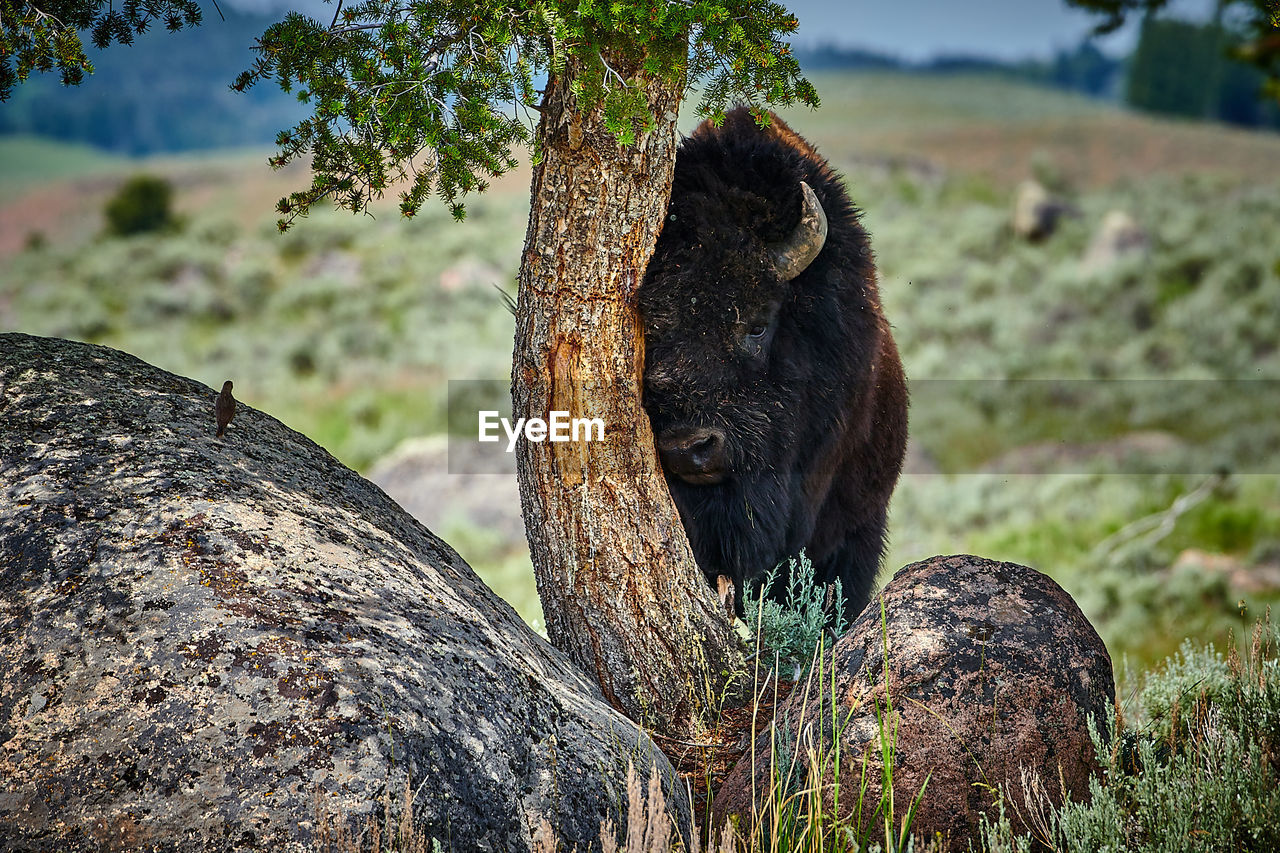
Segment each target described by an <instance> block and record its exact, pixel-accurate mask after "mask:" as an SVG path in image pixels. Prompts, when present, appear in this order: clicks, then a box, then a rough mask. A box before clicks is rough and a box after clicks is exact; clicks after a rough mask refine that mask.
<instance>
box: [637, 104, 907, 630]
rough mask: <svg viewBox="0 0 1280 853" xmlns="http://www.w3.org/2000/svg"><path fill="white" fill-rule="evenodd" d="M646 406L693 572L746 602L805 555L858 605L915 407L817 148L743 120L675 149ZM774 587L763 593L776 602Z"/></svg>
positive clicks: (822, 577) (773, 124) (646, 301)
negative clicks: (910, 406)
mask: <svg viewBox="0 0 1280 853" xmlns="http://www.w3.org/2000/svg"><path fill="white" fill-rule="evenodd" d="M637 296H638V302H639V308H640V313H641V315H642V317H643V319H644V324H645V373H644V405H645V409H646V411H647V412H648V413H649V418H650V420H651V421H652V424H653V430H654V435H655V437H656V444H657V451H658V455H659V457H660V459H661V461H662V467H663V471H664V473H665V475H666V480H667V484H668V487H669V488H670V490H671V496H672V498H673V499H674V500H675V503H676V507H677V508H678V509H679V511H680V517H681V520H682V521H683V522H684V527H685V531H686V532H687V533H688V536H689V541H690V544H691V545H692V547H693V552H694V556H695V558H696V559H697V561H698V565H699V567H700V568H701V569H702V571H703V572H704V573H705V574H706V575H707V578H708V580H709V581H711V582H712V583H713V584H714V582H715V579H716V577H717V576H719V575H725V576H728V577H729V578H731V579H732V580H733V582H734V585H735V587H736V590H737V595H736V596H735V599H736V600H737V601H738V602H741V601H742V596H743V593H744V592H745V591H746V589H747V588H749V587H750V588H758V587H759V585H760V583H761V581H762V580H763V579H764V577H765V575H766V574H767V573H768V572H769V571H770V570H772V569H773V568H774V567H775V566H779V565H780V564H783V563H784V562H785V561H786V560H787V559H788V558H789V557H793V556H796V555H798V554H799V553H800V552H801V550H803V551H804V552H805V553H806V554H807V555H808V557H809V558H810V559H811V560H812V561H813V565H814V568H815V573H816V578H817V580H818V581H820V582H822V583H832V582H834V581H836V580H839V581H840V584H841V588H842V591H843V594H844V596H845V611H846V614H847V615H850V616H852V615H854V614H856V613H858V612H859V611H861V610H862V608H863V606H864V605H865V604H866V603H867V601H868V599H869V597H870V594H871V589H872V586H873V584H874V581H875V577H876V573H877V572H878V570H879V567H880V562H881V559H882V558H883V555H884V550H885V521H886V514H887V511H888V506H889V498H890V496H891V495H892V493H893V488H894V486H895V484H896V483H897V480H898V475H899V473H900V471H901V469H902V458H903V453H904V450H905V447H906V435H907V391H906V383H905V380H904V378H903V373H902V364H901V362H900V360H899V358H898V352H897V349H896V347H895V346H894V343H893V337H892V335H891V334H890V331H889V324H888V322H887V321H886V320H885V318H884V314H883V312H882V311H881V307H880V297H879V292H878V290H877V286H876V271H875V263H874V259H873V256H872V252H871V246H870V242H869V239H868V236H867V232H866V231H865V230H864V229H863V227H862V225H861V224H860V221H859V212H858V210H857V209H856V208H855V207H854V206H853V204H852V202H851V201H850V200H849V197H848V194H847V192H846V191H845V188H844V186H843V184H842V182H841V181H840V179H839V178H838V177H837V176H836V175H835V173H834V172H833V171H832V170H831V168H830V166H829V165H828V164H827V162H826V161H825V160H824V159H822V158H821V157H820V156H819V155H818V153H817V152H816V151H815V149H814V148H813V147H812V146H811V145H809V143H807V142H806V141H805V140H803V139H802V138H801V137H800V136H798V135H797V134H796V133H795V132H794V131H792V130H791V129H790V128H789V127H787V125H786V124H784V123H783V122H782V121H781V120H780V119H778V118H777V117H776V116H774V117H772V118H771V121H770V123H769V125H768V126H767V127H763V128H762V127H760V126H759V125H758V124H757V123H756V121H755V119H754V118H753V117H752V115H751V113H750V112H749V111H747V110H745V109H738V110H734V111H732V112H730V113H729V114H728V115H727V116H726V118H725V120H724V122H723V124H722V126H720V127H718V128H717V127H716V126H715V125H714V124H712V123H711V122H705V123H703V124H702V125H701V126H700V127H699V128H698V129H697V130H696V131H694V133H693V134H692V135H691V136H690V137H688V138H687V139H686V140H685V141H684V142H683V143H682V145H681V147H680V150H679V153H678V155H677V157H676V167H675V179H674V183H673V186H672V192H671V203H670V208H669V210H668V213H667V218H666V222H665V223H664V225H663V230H662V233H661V235H660V236H659V238H658V243H657V246H656V248H655V250H654V255H653V258H652V259H651V260H650V262H649V267H648V270H647V272H646V274H645V279H644V281H643V283H642V284H641V287H640V288H639V291H638V294H637ZM785 569H786V567H785V566H783V572H782V578H781V582H779V583H775V585H774V587H773V589H772V590H770V591H768V594H769V595H771V596H773V597H774V598H781V596H782V595H783V594H784V588H785V586H786V583H785V581H786V578H785Z"/></svg>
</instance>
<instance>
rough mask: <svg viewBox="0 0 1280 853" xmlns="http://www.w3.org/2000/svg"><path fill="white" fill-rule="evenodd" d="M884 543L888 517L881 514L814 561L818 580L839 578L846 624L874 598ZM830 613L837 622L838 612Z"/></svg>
mask: <svg viewBox="0 0 1280 853" xmlns="http://www.w3.org/2000/svg"><path fill="white" fill-rule="evenodd" d="M885 546H886V539H885V517H884V515H883V514H881V515H880V516H879V517H878V518H875V519H872V520H870V521H868V522H867V523H866V524H863V525H861V526H859V527H855V528H853V529H851V530H850V531H848V532H847V534H846V535H845V539H844V543H843V544H842V545H841V546H840V547H839V548H837V549H836V550H835V551H834V552H832V553H831V554H830V555H829V556H827V557H825V558H823V559H822V560H819V561H816V562H815V563H814V564H813V576H814V580H815V581H817V582H818V583H822V584H832V583H835V582H836V581H837V580H839V581H840V589H841V591H842V592H843V594H844V617H845V624H846V625H848V624H849V623H850V622H852V621H853V620H854V619H855V618H857V616H858V614H859V613H861V612H862V610H863V608H865V607H866V606H867V602H868V601H870V600H871V590H872V589H873V588H874V586H875V582H876V575H878V574H879V573H880V562H881V560H882V559H883V558H884V552H885ZM831 616H832V618H831V619H830V621H834V616H835V614H834V613H833V614H832V615H831Z"/></svg>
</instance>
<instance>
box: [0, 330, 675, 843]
mask: <svg viewBox="0 0 1280 853" xmlns="http://www.w3.org/2000/svg"><path fill="white" fill-rule="evenodd" d="M233 378H235V377H233ZM213 397H214V395H213V392H212V390H211V389H209V388H207V387H205V386H203V385H201V384H198V383H196V382H193V381H191V380H188V379H183V378H180V377H177V376H174V375H172V374H168V373H165V372H163V371H161V370H158V369H156V368H154V367H151V366H149V365H147V364H145V363H143V362H141V361H138V360H137V359H135V358H133V357H131V356H127V355H124V354H122V353H119V352H116V351H113V350H109V349H106V348H103V347H95V346H89V345H86V344H77V343H70V342H66V341H58V340H52V339H43V338H34V337H29V336H26V335H0V669H3V672H4V678H3V682H0V849H2V850H5V851H15V850H49V851H53V850H56V851H76V850H95V851H96V850H99V849H109V848H112V847H114V848H116V849H126V850H166V851H167V850H176V851H195V850H201V851H213V850H229V849H233V848H234V849H237V850H252V849H262V850H271V851H293V850H299V851H301V850H308V849H314V846H313V842H314V833H315V830H316V827H317V820H316V815H317V809H319V810H320V812H321V813H323V814H326V815H328V816H330V817H329V819H330V820H332V821H333V822H335V823H341V822H343V821H347V822H354V823H356V824H359V825H363V824H364V822H365V821H366V820H367V816H368V815H369V814H371V813H372V814H378V815H380V814H381V813H382V809H383V805H382V803H383V800H384V795H387V794H389V795H390V796H389V799H390V800H391V801H392V802H393V803H399V802H400V801H401V797H402V794H403V792H404V791H405V788H406V785H407V786H408V790H409V791H410V792H411V795H412V797H413V822H414V825H415V828H416V830H417V832H418V833H419V835H420V836H423V837H434V838H436V839H438V840H440V842H441V843H442V844H443V846H444V847H445V848H446V849H449V850H498V851H508V850H528V849H531V847H532V838H533V835H534V833H535V831H537V830H538V828H539V825H540V824H541V823H542V821H543V820H544V819H546V820H547V821H549V823H550V825H551V826H553V827H555V829H556V831H557V834H558V835H559V836H560V837H561V838H562V839H563V841H564V842H565V844H566V849H568V848H572V847H573V846H574V845H578V846H579V849H582V850H587V849H590V848H592V847H598V846H599V838H598V836H599V827H600V821H601V820H602V819H603V818H611V819H612V820H613V821H614V823H615V824H620V823H621V820H620V817H621V803H623V802H624V801H625V784H626V766H627V762H628V760H634V761H635V762H636V763H637V764H638V765H639V766H640V767H641V768H642V772H647V771H645V770H643V768H647V767H648V766H650V765H652V764H653V763H654V762H656V763H657V766H658V767H659V770H660V772H661V773H662V774H663V776H664V778H665V779H666V780H667V783H668V790H667V798H668V802H672V803H677V804H683V799H682V798H681V796H680V794H679V792H678V788H676V787H673V786H672V785H671V782H672V779H673V774H672V771H671V767H670V765H669V764H668V763H667V761H666V759H665V758H663V757H662V756H661V753H659V752H658V751H657V750H656V749H655V748H654V747H653V745H652V744H651V742H650V741H649V740H648V738H647V737H646V736H645V735H644V734H642V733H640V732H638V731H637V729H636V727H635V726H634V725H633V724H631V723H630V722H628V721H627V720H626V719H624V718H623V717H621V716H620V715H618V714H617V713H615V712H614V711H613V710H612V709H611V708H609V707H608V706H607V705H606V703H605V702H604V701H603V700H602V698H601V697H600V695H599V693H598V691H597V688H596V687H595V686H594V685H592V684H591V683H589V682H588V681H587V679H586V678H585V677H584V676H583V675H582V674H580V673H579V672H578V671H577V670H576V669H575V668H573V667H572V666H571V665H570V664H568V662H567V661H566V660H565V659H564V658H563V657H562V656H561V655H560V654H559V653H557V652H556V651H555V650H554V649H552V648H551V647H550V646H549V645H548V644H547V643H546V642H544V641H543V640H541V639H540V638H539V637H537V636H536V635H535V634H533V633H532V632H531V631H530V630H529V629H528V628H527V627H526V626H525V625H524V624H523V623H522V622H521V621H520V620H519V618H518V617H517V616H516V615H515V613H514V612H513V611H512V610H511V608H510V607H508V606H507V605H506V604H505V603H504V602H503V601H501V600H500V599H499V598H497V597H496V596H495V595H494V594H493V593H492V592H491V591H490V590H489V589H488V588H486V587H485V586H484V584H482V583H481V582H480V581H479V579H477V578H476V576H475V575H474V574H473V573H472V572H471V570H470V569H469V568H468V567H467V566H466V564H465V563H463V562H462V561H461V559H459V558H458V556H457V555H456V554H455V553H454V552H453V551H452V550H451V549H450V548H449V547H448V546H447V545H445V544H444V543H443V542H441V541H440V540H439V539H437V538H436V537H435V536H433V535H432V534H431V533H430V532H429V531H428V530H427V529H426V528H424V527H422V526H421V525H420V524H418V523H417V522H415V521H414V520H413V519H412V518H410V517H409V516H408V515H407V514H405V513H404V512H403V511H402V510H401V509H400V508H399V507H397V506H396V505H395V504H394V503H393V502H392V501H391V500H390V499H389V498H388V497H387V496H386V495H385V494H383V493H382V492H381V491H379V490H378V489H377V488H376V487H374V486H372V485H371V484H369V483H368V482H366V481H364V480H362V479H361V478H360V477H359V476H357V475H356V474H355V473H353V472H352V471H350V470H348V469H346V468H344V467H343V466H342V465H340V464H339V463H338V462H337V461H336V460H334V459H333V458H332V457H331V456H329V454H327V453H325V451H324V450H322V449H321V448H319V447H317V446H316V445H315V444H313V443H312V442H310V441H308V440H307V439H306V438H304V437H303V436H301V435H299V434H297V433H295V432H293V431H291V430H289V429H288V428H286V427H284V426H283V425H281V424H280V423H279V422H277V421H276V420H274V419H272V418H270V417H268V416H267V415H264V414H262V413H260V412H258V411H255V410H254V409H252V408H250V407H248V406H246V405H244V402H243V401H242V402H241V404H240V406H239V409H238V411H237V414H236V417H235V420H234V421H233V422H232V424H231V426H230V428H229V429H228V431H227V434H226V437H225V439H223V440H217V439H215V438H214V436H213V433H214V426H215V425H214V415H213ZM680 809H683V812H682V814H681V815H680V820H681V821H684V822H686V823H685V825H687V819H688V817H687V815H688V812H687V805H677V810H680ZM593 842H594V843H593Z"/></svg>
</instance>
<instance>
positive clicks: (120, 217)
mask: <svg viewBox="0 0 1280 853" xmlns="http://www.w3.org/2000/svg"><path fill="white" fill-rule="evenodd" d="M102 212H103V215H104V216H105V218H106V220H107V231H108V232H109V233H111V234H115V235H117V236H120V237H127V236H130V235H132V234H143V233H146V232H147V231H159V230H161V229H163V228H167V227H169V226H170V225H172V224H173V222H174V219H173V185H172V184H170V183H169V182H168V181H166V180H165V179H164V178H157V177H155V176H154V175H136V176H135V177H132V178H130V179H129V180H127V181H125V183H124V185H123V186H121V187H120V189H119V190H117V191H116V193H115V195H113V196H111V198H110V199H108V200H107V204H106V206H105V207H104V208H103V211H102Z"/></svg>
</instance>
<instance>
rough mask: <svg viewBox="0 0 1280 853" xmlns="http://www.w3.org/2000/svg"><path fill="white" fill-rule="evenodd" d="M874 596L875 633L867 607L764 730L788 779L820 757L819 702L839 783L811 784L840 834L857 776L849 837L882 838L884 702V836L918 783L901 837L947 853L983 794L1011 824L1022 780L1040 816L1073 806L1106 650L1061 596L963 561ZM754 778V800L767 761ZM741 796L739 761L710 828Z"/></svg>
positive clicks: (994, 567) (1014, 569) (1101, 710)
mask: <svg viewBox="0 0 1280 853" xmlns="http://www.w3.org/2000/svg"><path fill="white" fill-rule="evenodd" d="M882 596H883V601H884V618H883V619H882V617H881V610H880V603H879V602H880V599H878V598H877V599H873V600H872V602H871V605H870V606H869V607H868V608H867V609H866V610H865V611H863V613H862V615H861V616H860V617H859V618H858V619H857V621H856V622H855V623H854V625H853V627H852V629H851V630H850V631H849V632H848V633H847V634H845V635H844V636H843V637H841V638H840V640H839V641H838V642H837V643H836V645H835V647H834V650H833V651H832V668H833V670H834V680H833V676H832V671H831V670H828V671H827V672H826V675H825V677H824V679H823V680H824V689H823V690H822V691H821V695H817V694H816V688H815V690H811V691H810V692H809V693H807V694H806V692H805V691H804V690H803V689H802V686H801V687H797V689H796V690H795V691H794V692H793V693H792V695H791V697H790V699H789V700H788V701H787V702H786V703H785V704H784V705H783V706H782V707H781V708H780V709H779V711H778V714H777V716H776V717H775V723H776V724H777V725H778V726H779V727H780V728H783V729H784V730H788V731H787V733H786V734H787V736H786V737H783V738H780V739H779V741H778V742H784V743H790V744H795V745H797V746H792V747H788V748H787V750H784V752H787V751H788V750H789V751H790V752H792V753H793V754H794V753H796V752H797V751H798V752H799V754H800V755H801V758H802V760H801V762H800V766H801V767H803V766H804V764H805V762H804V760H803V758H804V755H805V753H806V752H807V751H808V750H810V749H813V750H815V751H816V752H817V753H819V754H824V753H825V754H830V750H831V747H832V726H831V720H832V719H833V709H832V697H833V696H834V698H835V702H836V705H837V707H836V708H835V709H834V710H835V714H834V716H835V718H837V719H839V720H842V721H843V720H844V719H845V718H846V717H847V718H848V719H847V722H844V723H842V725H841V726H840V727H838V731H839V735H838V737H839V746H840V749H841V756H842V757H841V765H840V778H839V780H833V779H830V778H826V779H823V780H822V782H823V783H825V784H827V785H830V784H831V783H832V782H834V781H838V782H839V786H840V787H839V791H840V799H839V812H840V814H841V816H842V817H844V818H846V819H850V820H853V819H856V818H855V817H854V816H853V814H852V812H853V808H854V805H855V803H856V801H857V795H858V790H859V785H860V783H861V781H862V774H863V772H864V767H865V769H866V778H867V781H868V782H869V784H868V788H867V791H866V793H865V795H864V796H863V804H864V805H863V811H862V815H861V823H862V825H863V826H864V827H867V828H873V827H876V826H877V825H883V824H882V821H883V819H882V818H879V817H876V818H874V819H873V817H872V813H873V811H874V809H875V807H876V805H877V804H878V803H879V802H880V796H881V791H882V784H881V779H882V769H883V764H882V763H881V761H882V756H881V747H880V735H881V722H880V719H884V720H886V721H889V720H890V719H891V718H890V717H889V715H887V714H886V713H885V711H886V708H887V707H888V705H889V703H890V702H891V703H892V710H893V718H896V723H895V724H896V726H897V736H896V752H895V753H894V761H893V765H892V771H893V792H894V806H895V810H896V812H897V814H896V816H895V820H896V821H900V820H901V818H902V815H904V814H905V813H906V811H907V809H908V807H909V805H910V803H911V802H912V800H913V798H914V797H915V796H916V795H917V794H918V793H919V792H920V789H921V786H923V785H924V784H925V780H926V778H927V779H928V786H927V788H926V789H925V791H924V797H923V799H922V800H921V803H920V807H919V811H918V812H917V814H916V817H915V822H914V824H913V830H914V833H915V834H917V835H923V836H926V837H933V836H934V835H935V834H936V833H942V834H943V835H944V836H945V837H946V838H947V839H948V845H949V847H950V849H959V850H963V849H966V845H967V843H968V842H969V841H970V840H971V839H975V838H976V831H977V827H978V821H979V815H980V814H981V813H982V812H984V811H986V810H987V809H988V808H990V807H991V805H992V802H993V798H992V793H993V790H994V789H996V788H1004V789H1005V790H1006V793H1007V795H1008V797H1009V801H1010V802H1011V804H1012V806H1014V807H1016V808H1020V809H1022V810H1023V814H1025V813H1026V811H1025V801H1024V800H1023V797H1024V794H1025V792H1024V788H1023V771H1024V769H1025V770H1026V771H1029V774H1030V775H1029V776H1028V778H1029V779H1030V778H1038V780H1039V782H1040V783H1041V784H1042V785H1043V789H1044V791H1045V792H1046V793H1047V794H1048V796H1049V797H1050V798H1051V799H1053V800H1054V801H1055V802H1061V791H1062V789H1063V786H1065V787H1066V790H1067V792H1068V793H1069V794H1070V796H1072V797H1073V798H1076V799H1082V798H1084V797H1086V796H1087V795H1088V780H1089V777H1090V775H1091V774H1092V773H1093V772H1094V771H1095V770H1096V769H1097V762H1096V757H1095V749H1094V746H1093V744H1092V741H1091V739H1090V736H1089V729H1088V722H1087V720H1088V718H1089V717H1092V718H1093V719H1094V720H1095V721H1096V723H1097V725H1098V727H1099V729H1100V730H1102V731H1103V732H1105V731H1106V722H1107V718H1108V717H1109V716H1110V715H1111V714H1112V713H1114V710H1113V708H1114V702H1115V685H1114V682H1113V677H1112V671H1111V658H1110V657H1109V656H1108V654H1107V650H1106V647H1105V646H1104V645H1103V644H1102V640H1101V639H1099V637H1098V634H1097V632H1095V631H1094V629H1093V627H1092V626H1091V625H1090V624H1089V622H1088V620H1086V619H1085V617H1084V614H1082V613H1081V612H1080V608H1079V607H1077V606H1076V603H1075V602H1074V601H1073V600H1072V599H1071V596H1069V595H1067V593H1066V592H1064V591H1063V590H1062V588H1061V587H1059V586H1058V585H1057V584H1056V583H1054V582H1053V581H1052V580H1050V579H1049V578H1048V577H1046V576H1045V575H1042V574H1040V573H1039V572H1037V571H1035V570H1033V569H1028V568H1025V567H1023V566H1018V565H1014V564H1012V563H997V562H994V561H991V560H985V559H982V558H981V557H969V556H955V557H934V558H932V559H930V560H925V561H923V562H920V563H913V564H912V565H910V566H907V567H906V568H904V569H902V570H901V571H899V572H898V574H897V575H896V576H895V577H894V579H893V580H892V581H891V582H890V583H889V585H888V586H886V587H885V588H884V591H883V593H882ZM886 644H887V646H888V677H887V687H888V689H887V692H886V665H885V657H886V654H885V647H886ZM877 713H879V714H880V715H881V718H879V719H878V718H877ZM815 723H816V725H815ZM886 730H887V729H886ZM769 737H770V735H769V733H768V732H766V733H765V734H764V735H762V736H761V740H760V741H759V742H758V743H757V745H756V753H757V754H758V755H764V756H768V755H769V754H770V752H769V750H770V748H771V747H770V740H769ZM782 757H784V758H785V757H788V756H786V755H784V756H782ZM757 764H758V765H759V768H758V769H757V771H756V772H757V774H758V775H757V778H756V780H755V782H756V790H757V791H758V792H759V791H767V790H768V789H769V779H768V774H769V768H768V764H769V762H767V761H758V762H757ZM828 766H829V765H828ZM795 781H796V784H798V785H806V784H812V783H814V782H816V781H817V780H801V779H796V780H795ZM751 791H752V779H751V767H750V762H749V761H743V762H742V763H741V764H739V765H738V767H736V768H735V769H734V770H733V771H732V772H731V773H730V775H729V778H728V779H727V780H726V781H725V783H724V784H723V785H722V786H721V789H720V791H719V793H718V794H717V797H716V802H715V810H716V813H717V815H719V816H720V817H721V818H723V817H724V816H725V815H731V814H738V815H744V816H749V815H751V814H752V802H751ZM832 793H833V789H832V788H828V789H827V791H826V794H827V800H828V803H830V801H831V799H832V797H831V795H832ZM762 805H763V804H757V808H761V807H762ZM1014 822H1015V824H1018V820H1017V817H1016V814H1015V816H1014ZM896 825H897V824H895V826H896Z"/></svg>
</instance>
